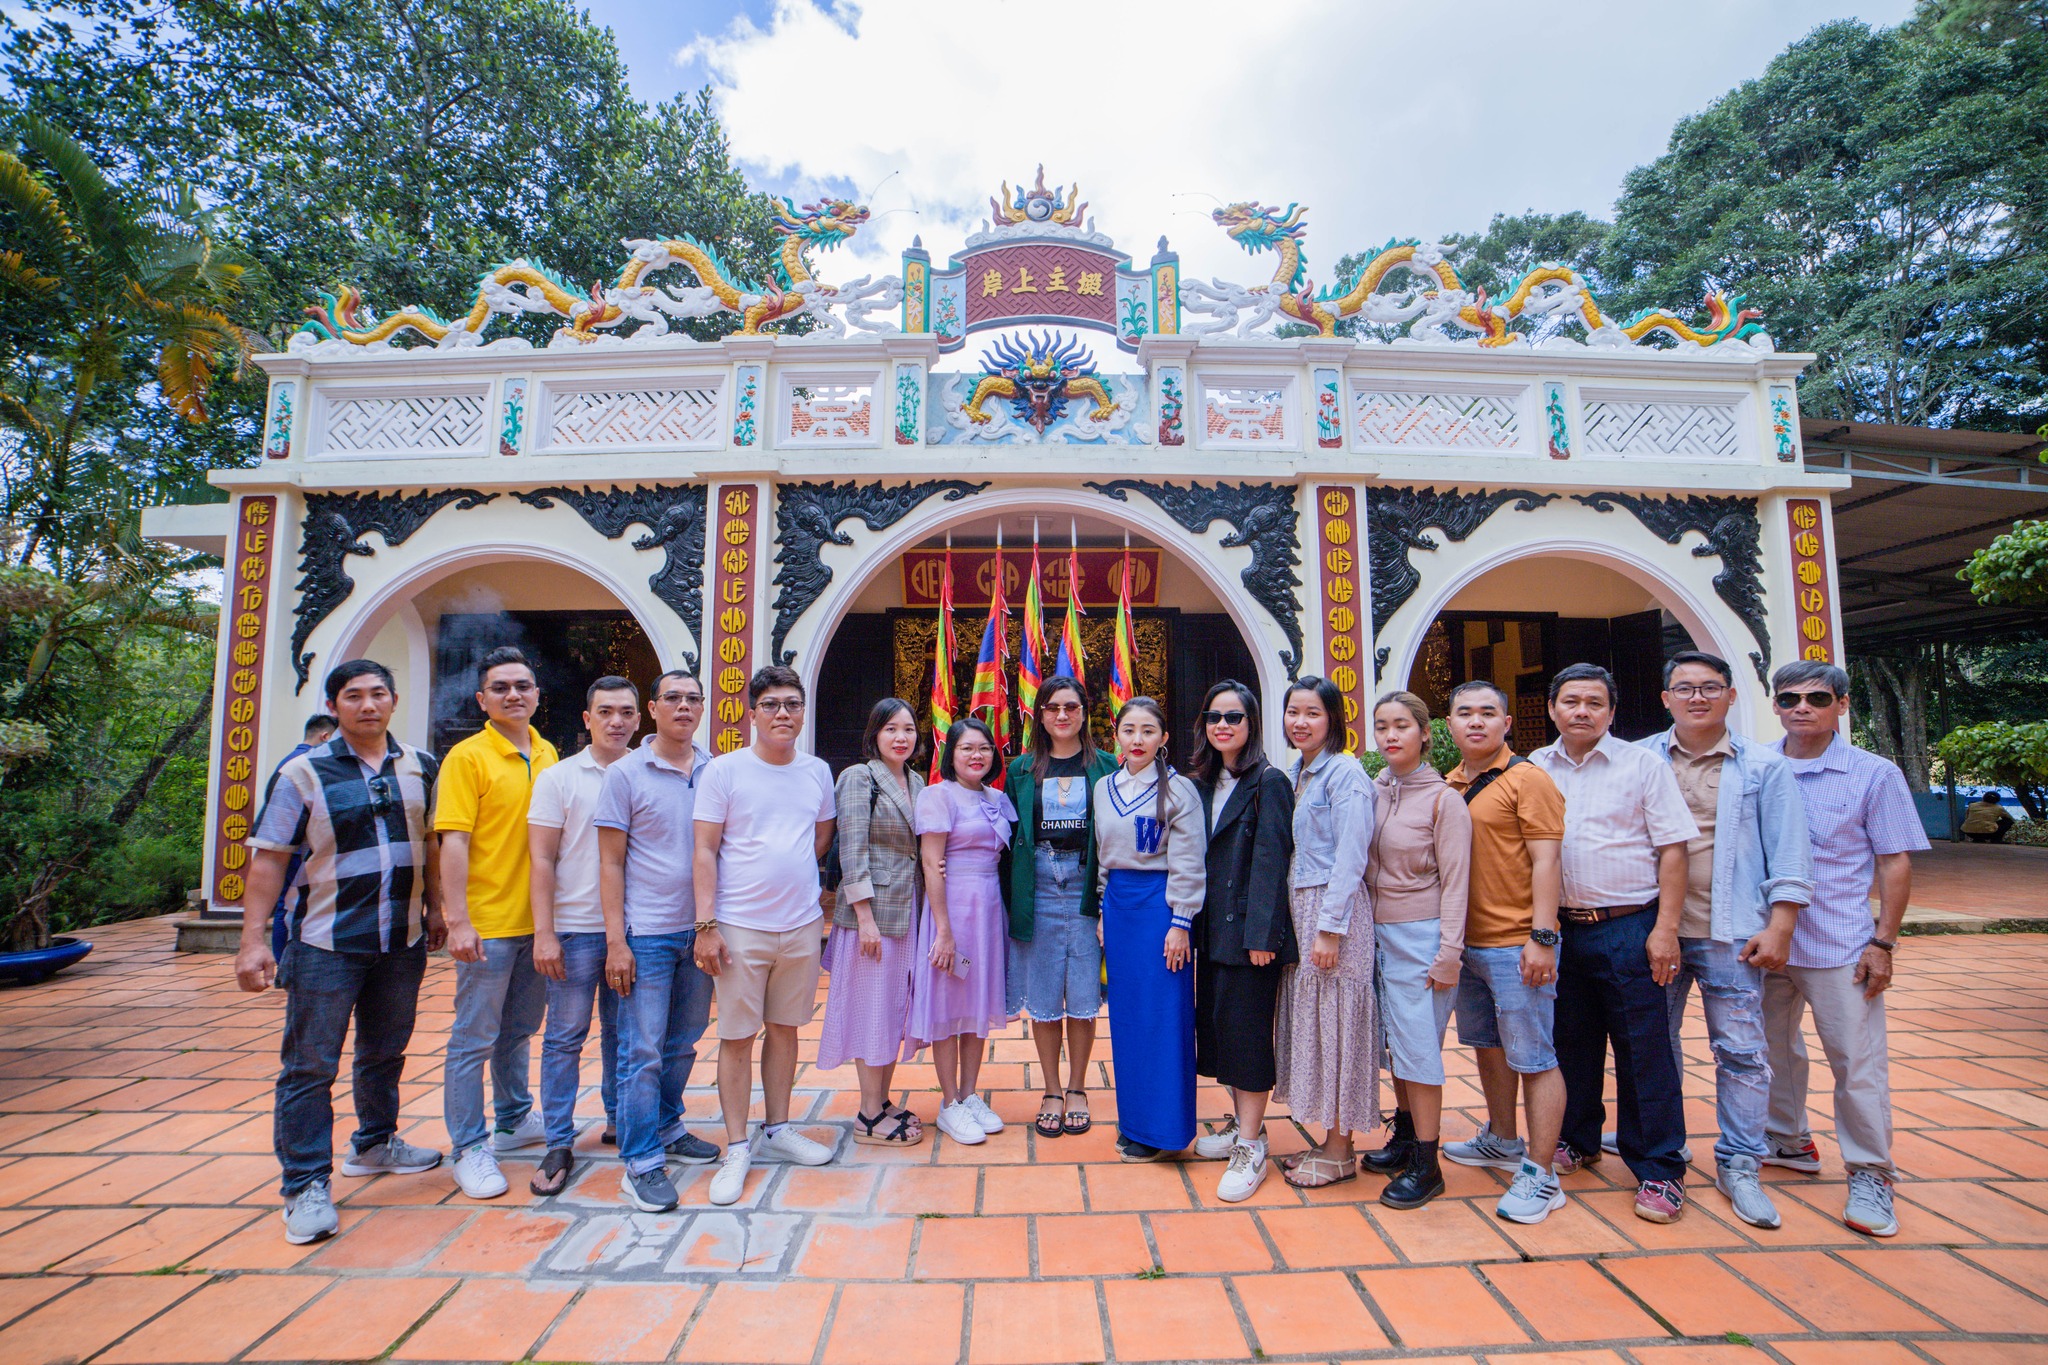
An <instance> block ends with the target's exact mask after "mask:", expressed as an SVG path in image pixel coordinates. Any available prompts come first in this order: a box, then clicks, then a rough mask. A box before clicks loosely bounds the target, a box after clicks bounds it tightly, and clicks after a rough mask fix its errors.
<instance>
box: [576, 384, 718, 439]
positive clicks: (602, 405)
mask: <svg viewBox="0 0 2048 1365" xmlns="http://www.w3.org/2000/svg"><path fill="white" fill-rule="evenodd" d="M718 397H719V395H718V386H717V385H716V384H712V385H707V386H703V387H697V388H681V387H674V388H660V389H569V390H566V391H562V392H557V393H551V394H550V395H549V396H548V444H549V445H551V446H603V447H611V448H617V447H620V446H675V445H707V444H711V443H713V442H715V441H717V439H718V435H719V431H718V424H719V415H720V414H719V401H718Z"/></svg>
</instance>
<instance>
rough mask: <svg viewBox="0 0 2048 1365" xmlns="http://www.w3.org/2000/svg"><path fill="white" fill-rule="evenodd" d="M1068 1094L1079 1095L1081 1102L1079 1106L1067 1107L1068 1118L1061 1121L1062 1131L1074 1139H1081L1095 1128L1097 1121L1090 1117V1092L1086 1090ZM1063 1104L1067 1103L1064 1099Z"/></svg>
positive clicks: (1071, 1105) (1068, 1092) (1073, 1091)
mask: <svg viewBox="0 0 2048 1365" xmlns="http://www.w3.org/2000/svg"><path fill="white" fill-rule="evenodd" d="M1067 1094H1069V1095H1079V1096H1080V1097H1081V1102H1080V1103H1079V1104H1078V1105H1075V1104H1068V1105H1067V1116H1066V1117H1065V1118H1063V1119H1061V1120H1060V1131H1062V1132H1064V1133H1066V1134H1068V1135H1069V1136H1072V1137H1079V1136H1080V1135H1081V1134H1083V1133H1085V1132H1087V1131H1088V1130H1089V1129H1090V1128H1092V1127H1094V1126H1095V1120H1093V1119H1091V1118H1090V1117H1089V1116H1088V1092H1087V1091H1085V1090H1069V1091H1067ZM1061 1103H1063V1104H1064V1103H1066V1101H1065V1100H1064V1099H1062V1101H1061Z"/></svg>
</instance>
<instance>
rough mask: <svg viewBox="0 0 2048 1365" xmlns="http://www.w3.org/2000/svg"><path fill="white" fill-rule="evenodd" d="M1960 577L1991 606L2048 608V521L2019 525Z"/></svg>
mask: <svg viewBox="0 0 2048 1365" xmlns="http://www.w3.org/2000/svg"><path fill="white" fill-rule="evenodd" d="M1956 577H1958V578H1960V579H1962V580H1963V581H1964V582H1966V583H1968V584H1969V585H1970V592H1971V593H1972V594H1973V595H1974V596H1975V597H1976V599H1977V600H1978V601H1979V602H1982V603H1984V604H1986V605H1987V606H2002V607H2048V521H2021V522H2015V523H2014V524H2013V528H2012V529H2011V530H2010V531H2007V532H2006V533H2005V534H2004V535H2002V536H2000V537H1998V538H1997V539H1996V540H1994V541H1992V542H1991V543H1990V544H1989V545H1986V546H1985V547H1984V548H1983V549H1981V550H1979V551H1977V553H1975V554H1973V555H1971V556H1970V562H1969V563H1967V564H1965V565H1964V566H1963V567H1962V570H1961V571H1960V572H1959V573H1957V575H1956Z"/></svg>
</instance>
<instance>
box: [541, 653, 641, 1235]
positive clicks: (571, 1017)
mask: <svg viewBox="0 0 2048 1365" xmlns="http://www.w3.org/2000/svg"><path fill="white" fill-rule="evenodd" d="M639 728H640V691H639V689H638V688H636V687H634V686H633V684H632V683H631V682H629V681H627V680H626V679H624V678H621V677H617V676H615V675H614V676H608V677H603V678H599V679H598V680H597V681H596V682H594V683H592V684H591V685H590V689H589V691H587V692H586V693H585V694H584V705H583V729H584V731H585V733H587V734H588V735H589V736H590V743H589V744H588V745H586V746H585V747H584V749H583V751H582V752H581V753H578V754H576V755H575V756H574V757H571V758H565V759H563V760H562V761H561V762H560V763H557V764H555V766H553V767H552V768H549V769H547V770H546V771H544V772H542V773H541V775H540V776H539V777H537V778H535V779H534V782H533V798H532V802H531V804H530V805H529V806H528V807H527V811H526V834H527V841H528V843H529V845H530V851H531V853H532V863H533V871H532V900H533V968H534V970H535V971H537V972H539V973H540V974H541V975H542V976H543V977H545V978H547V993H548V1020H547V1031H546V1033H545V1034H543V1035H542V1039H541V1045H540V1111H541V1113H542V1114H544V1115H545V1116H546V1123H547V1144H548V1147H547V1155H546V1156H544V1157H542V1158H541V1163H540V1169H539V1170H537V1171H535V1172H534V1174H533V1181H532V1189H533V1192H534V1193H535V1194H560V1193H561V1192H562V1190H563V1189H564V1188H565V1187H567V1185H568V1183H569V1173H570V1171H571V1169H572V1168H573V1167H574V1165H575V1159H574V1157H573V1156H572V1155H571V1148H572V1147H573V1146H574V1144H575V1141H576V1092H577V1091H578V1090H579V1089H581V1088H582V1084H583V1073H582V1067H581V1065H580V1059H581V1058H582V1056H583V1043H584V1040H585V1039H587V1038H588V1037H589V1036H590V1016H591V1012H592V1011H591V1006H592V1004H593V1002H595V1005H596V1013H597V1016H598V1020H599V1025H600V1030H599V1040H598V1041H599V1046H600V1048H601V1050H602V1052H603V1056H604V1083H603V1089H602V1093H603V1095H604V1120H605V1128H606V1130H607V1136H609V1135H610V1133H611V1131H612V1130H614V1129H615V1127H616V1124H617V1121H618V1108H619V1102H618V1101H619V1096H618V1086H619V1070H618V1068H619V1056H618V1046H619V1043H618V1026H619V997H618V995H617V993H616V992H614V991H613V990H612V989H611V988H610V987H609V986H606V985H605V984H604V979H603V978H604V958H605V939H604V911H603V909H602V907H601V906H600V905H599V903H598V897H597V827H596V826H595V825H594V824H592V823H591V819H592V817H593V816H595V815H596V814H597V798H598V794H599V793H600V792H601V791H603V790H604V770H605V769H606V768H609V767H610V766H611V765H612V764H614V763H616V762H617V761H618V760H619V759H621V758H623V757H624V756H625V753H626V749H627V746H628V745H630V744H631V743H632V742H633V732H634V731H635V730H637V729H639Z"/></svg>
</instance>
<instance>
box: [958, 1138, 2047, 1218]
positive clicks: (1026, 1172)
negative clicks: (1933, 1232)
mask: <svg viewBox="0 0 2048 1365" xmlns="http://www.w3.org/2000/svg"><path fill="white" fill-rule="evenodd" d="M2043 1150H2044V1151H2048V1148H2044V1149H2043ZM1045 1159H1046V1158H1045V1157H1044V1156H1043V1155H1041V1157H1040V1160H1041V1161H1043V1160H1045ZM981 1211H982V1212H983V1213H1079V1212H1080V1211H1081V1168H1080V1167H1079V1166H1075V1165H1052V1166H1046V1165H1038V1166H1019V1167H1016V1168H1015V1169H1007V1168H1006V1169H1004V1170H1000V1171H990V1172H989V1173H988V1178H987V1179H986V1180H984V1181H983V1182H982V1191H981Z"/></svg>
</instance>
